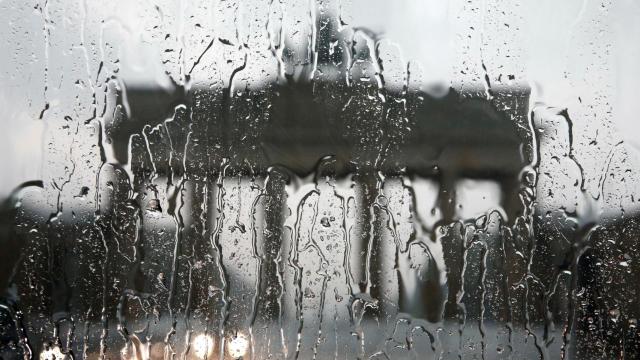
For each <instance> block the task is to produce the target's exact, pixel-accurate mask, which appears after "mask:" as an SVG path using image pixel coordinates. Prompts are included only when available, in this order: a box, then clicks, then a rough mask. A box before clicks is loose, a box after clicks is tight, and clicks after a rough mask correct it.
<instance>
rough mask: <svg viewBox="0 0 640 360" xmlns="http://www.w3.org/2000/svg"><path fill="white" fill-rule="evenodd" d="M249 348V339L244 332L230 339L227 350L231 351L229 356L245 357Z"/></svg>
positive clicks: (235, 357)
mask: <svg viewBox="0 0 640 360" xmlns="http://www.w3.org/2000/svg"><path fill="white" fill-rule="evenodd" d="M248 348H249V341H248V340H247V338H246V337H244V335H242V334H238V335H236V336H235V337H233V338H231V340H229V341H228V347H227V350H228V352H229V356H231V357H232V358H234V359H238V358H241V357H243V356H244V354H246V352H247V349H248Z"/></svg>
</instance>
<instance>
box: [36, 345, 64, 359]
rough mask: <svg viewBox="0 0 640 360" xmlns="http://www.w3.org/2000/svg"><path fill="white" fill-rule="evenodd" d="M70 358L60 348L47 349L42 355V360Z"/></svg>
mask: <svg viewBox="0 0 640 360" xmlns="http://www.w3.org/2000/svg"><path fill="white" fill-rule="evenodd" d="M67 359H69V357H68V356H67V355H66V354H65V353H63V352H62V350H61V349H60V347H59V346H52V347H49V348H45V349H44V350H42V352H41V353H40V360H67Z"/></svg>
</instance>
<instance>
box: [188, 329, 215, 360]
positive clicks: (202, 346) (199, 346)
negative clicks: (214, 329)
mask: <svg viewBox="0 0 640 360" xmlns="http://www.w3.org/2000/svg"><path fill="white" fill-rule="evenodd" d="M213 344H214V341H213V338H212V337H211V336H209V335H205V334H199V335H197V336H196V337H195V338H193V341H192V342H191V348H192V349H193V354H194V355H195V356H196V357H197V358H198V359H206V358H209V357H210V356H211V354H212V353H213Z"/></svg>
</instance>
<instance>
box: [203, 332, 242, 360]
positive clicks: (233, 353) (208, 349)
mask: <svg viewBox="0 0 640 360" xmlns="http://www.w3.org/2000/svg"><path fill="white" fill-rule="evenodd" d="M213 345H214V340H213V338H212V337H211V336H209V335H205V334H199V335H197V336H196V337H194V338H193V341H192V342H191V346H192V349H193V353H194V355H195V356H196V357H197V358H198V359H209V358H211V355H212V354H213ZM248 348H249V341H248V340H247V339H246V338H245V337H244V335H242V334H238V335H236V336H234V337H232V338H230V339H229V340H228V341H227V352H228V353H229V356H230V357H231V358H233V359H238V358H241V357H243V356H244V355H245V354H246V353H247V349H248Z"/></svg>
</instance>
